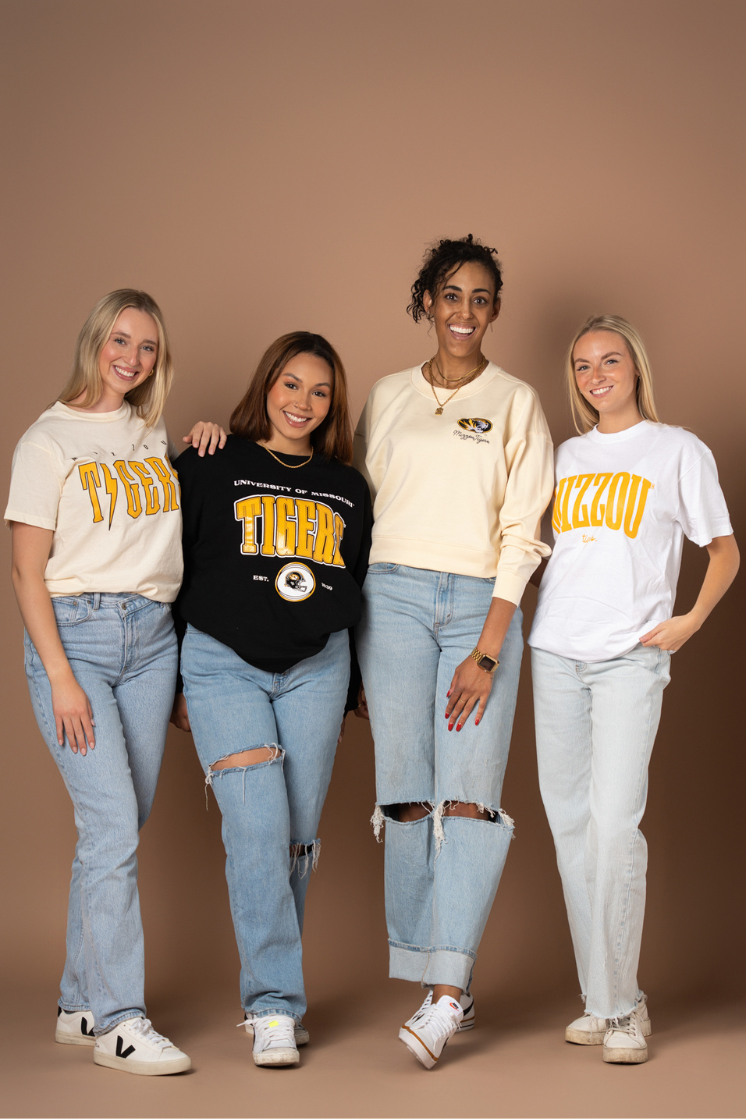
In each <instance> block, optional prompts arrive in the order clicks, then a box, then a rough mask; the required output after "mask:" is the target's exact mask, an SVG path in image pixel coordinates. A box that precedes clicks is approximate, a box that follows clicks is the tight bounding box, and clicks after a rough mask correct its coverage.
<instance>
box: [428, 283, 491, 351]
mask: <svg viewBox="0 0 746 1119" xmlns="http://www.w3.org/2000/svg"><path fill="white" fill-rule="evenodd" d="M423 302H424V306H425V311H426V312H427V314H428V316H429V317H430V318H431V319H432V321H433V322H434V324H435V333H436V335H437V338H438V352H439V356H440V357H442V358H444V359H445V361H446V364H448V365H449V366H451V367H453V366H454V365H463V366H465V365H468V364H469V363H471V365H476V364H477V362H478V361H479V354H480V351H481V347H482V339H483V338H484V334H485V331H486V330H487V327H488V326H489V325H490V323H491V322H494V321H495V319H496V318H497V316H498V314H499V313H500V300H499V299H498V300H497V301H496V300H495V284H494V281H493V279H492V276H491V275H490V273H489V272H488V271H487V269H486V268H484V267H483V266H482V265H481V264H477V263H476V261H469V262H468V263H467V264H462V265H461V267H460V268H459V269H458V270H457V271H456V272H453V273H452V274H451V275H450V276H446V279H445V283H444V284H443V286H442V288H441V289H440V290H439V291H438V293H437V295H436V296H435V298H434V299H433V297H432V295H431V293H430V292H425V297H424V300H423ZM449 359H450V360H449Z"/></svg>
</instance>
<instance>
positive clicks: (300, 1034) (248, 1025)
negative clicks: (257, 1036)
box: [236, 1014, 311, 1045]
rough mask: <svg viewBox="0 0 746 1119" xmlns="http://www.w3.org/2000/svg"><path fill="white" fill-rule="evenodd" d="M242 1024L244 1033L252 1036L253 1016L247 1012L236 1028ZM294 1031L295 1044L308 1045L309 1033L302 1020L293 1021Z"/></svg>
mask: <svg viewBox="0 0 746 1119" xmlns="http://www.w3.org/2000/svg"><path fill="white" fill-rule="evenodd" d="M242 1026H243V1028H244V1029H245V1030H246V1033H247V1034H248V1035H249V1037H253V1036H254V1017H253V1015H251V1014H247V1015H246V1017H245V1018H244V1020H243V1022H239V1023H238V1026H237V1027H236V1028H237V1029H240V1028H241V1027H242ZM294 1033H295V1044H296V1045H308V1043H309V1041H310V1040H311V1035H310V1034H309V1032H308V1030H307V1029H306V1027H305V1026H304V1025H303V1023H302V1022H296V1023H295V1030H294Z"/></svg>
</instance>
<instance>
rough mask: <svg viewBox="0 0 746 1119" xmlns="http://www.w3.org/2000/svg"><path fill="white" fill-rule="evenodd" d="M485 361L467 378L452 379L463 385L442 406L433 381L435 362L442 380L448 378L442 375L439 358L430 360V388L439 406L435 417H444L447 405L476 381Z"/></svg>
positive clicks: (481, 360)
mask: <svg viewBox="0 0 746 1119" xmlns="http://www.w3.org/2000/svg"><path fill="white" fill-rule="evenodd" d="M485 360H486V359H485V358H481V359H480V362H479V365H477V366H476V368H475V369H472V371H471V373H467V374H466V376H465V377H454V378H452V380H458V381H460V382H461V383H460V384H459V385H458V386H457V388H456V390H455V392H452V393H451V395H450V396H449V397H448V398H447V399H446V400H444V401H443V403H442V404H441V403H440V401H439V400H438V394H437V392H436V391H435V385H434V384H433V381H432V376H433V362H435V367H436V369H437V370H438V374H439V376H440V378H441V380H443V381H446V380H447V378H445V377H444V376H443V374H442V373H441V370H440V366H439V365H438V359H437V358H431V359H430V361H429V362H428V363H427V364H428V371H429V373H430V388H431V390H432V394H433V396H434V397H435V403H436V404H437V405H438V407H437V408H436V409H435V415H436V416H442V415H443V409H444V408H445V406H446V404H449V403H450V402H451V401H452V400H453V398H454V396H455V395H456V393H457V392H459V391H460V390H461V389H462V388H463V387H464V385H468V384H469V382H470V381H473V380H474V379H475V377H476V376H477V375H478V374H479V373H480V372H481V369H482V366H483V365H484V363H485Z"/></svg>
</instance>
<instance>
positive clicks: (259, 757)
mask: <svg viewBox="0 0 746 1119" xmlns="http://www.w3.org/2000/svg"><path fill="white" fill-rule="evenodd" d="M279 749H280V748H279V746H257V747H255V749H253V750H241V751H240V753H238V754H229V755H228V757H227V758H221V759H220V761H219V762H212V764H211V765H210V769H211V770H212V771H213V772H217V771H218V770H219V769H243V767H244V766H248V765H259V763H260V762H269V761H272V760H273V759H274V758H276V757H277V755H278V753H279Z"/></svg>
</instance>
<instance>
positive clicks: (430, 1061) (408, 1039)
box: [399, 1026, 445, 1068]
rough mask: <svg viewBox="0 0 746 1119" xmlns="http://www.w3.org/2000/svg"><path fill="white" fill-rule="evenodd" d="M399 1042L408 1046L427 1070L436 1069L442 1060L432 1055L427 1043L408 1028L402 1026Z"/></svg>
mask: <svg viewBox="0 0 746 1119" xmlns="http://www.w3.org/2000/svg"><path fill="white" fill-rule="evenodd" d="M399 1041H401V1042H402V1044H403V1045H406V1047H407V1049H408V1050H409V1052H410V1053H412V1054H413V1055H414V1056H415V1057H416V1058H417V1060H418V1061H419V1062H420V1064H421V1065H424V1066H425V1068H435V1066H436V1065H437V1063H438V1061H439V1059H440V1058H439V1057H436V1056H435V1055H434V1054H433V1053H431V1052H430V1050H429V1049H428V1047H427V1046H426V1045H425V1043H424V1042H423V1041H421V1040H420V1038H419V1037H418V1036H417V1034H416V1033H414V1031H413V1030H410V1029H409V1027H408V1026H402V1027H401V1029H400V1030H399ZM443 1048H445V1046H444V1047H443ZM441 1055H442V1054H441Z"/></svg>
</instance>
